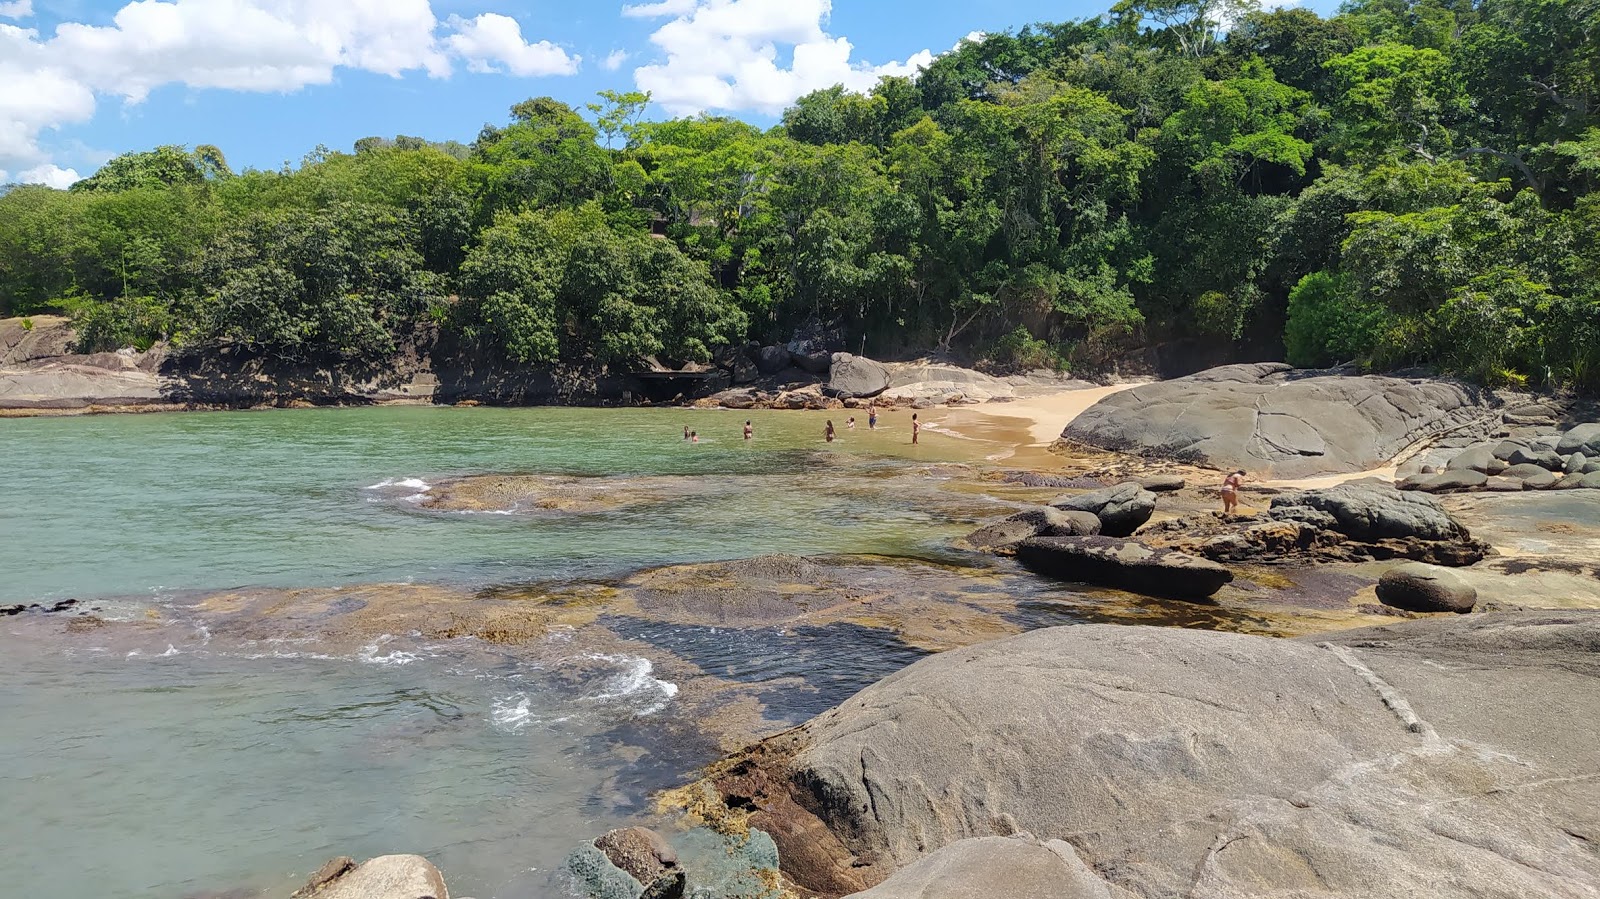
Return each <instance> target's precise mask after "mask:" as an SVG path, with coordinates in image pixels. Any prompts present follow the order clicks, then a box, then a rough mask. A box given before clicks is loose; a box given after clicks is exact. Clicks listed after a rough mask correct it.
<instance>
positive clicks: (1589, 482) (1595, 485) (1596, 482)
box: [1582, 471, 1600, 490]
mask: <svg viewBox="0 0 1600 899" xmlns="http://www.w3.org/2000/svg"><path fill="white" fill-rule="evenodd" d="M1582 486H1583V489H1585V490H1600V471H1592V472H1590V473H1588V474H1586V475H1584V476H1583V481H1582Z"/></svg>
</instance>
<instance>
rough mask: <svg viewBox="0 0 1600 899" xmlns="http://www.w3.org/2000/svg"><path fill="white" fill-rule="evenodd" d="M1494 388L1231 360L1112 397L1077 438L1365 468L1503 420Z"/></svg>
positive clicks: (1257, 465)
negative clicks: (1437, 439) (1429, 441)
mask: <svg viewBox="0 0 1600 899" xmlns="http://www.w3.org/2000/svg"><path fill="white" fill-rule="evenodd" d="M1493 402H1494V401H1493V398H1492V396H1491V395H1490V394H1489V393H1487V392H1486V391H1482V390H1479V389H1477V388H1474V387H1470V386H1467V385H1464V384H1461V383H1458V382H1454V381H1446V380H1419V381H1409V380H1403V379H1400V378H1390V377H1377V376H1352V375H1341V374H1329V373H1317V372H1307V371H1295V370H1293V369H1290V368H1289V367H1288V366H1286V365H1281V364H1277V363H1258V364H1252V365H1228V366H1223V367H1222V368H1214V369H1211V370H1209V371H1204V372H1201V373H1199V374H1196V375H1191V376H1189V377H1187V378H1177V379H1174V380H1171V381H1161V382H1158V383H1154V384H1147V385H1143V386H1140V387H1135V388H1132V389H1130V390H1124V391H1121V392H1118V393H1115V394H1112V395H1111V396H1108V397H1105V398H1104V399H1102V400H1100V401H1099V402H1098V403H1096V404H1095V405H1094V406H1093V407H1091V408H1090V409H1088V410H1087V411H1085V412H1084V413H1083V414H1081V415H1079V416H1078V417H1077V418H1076V419H1074V420H1073V421H1072V422H1071V423H1070V424H1069V425H1068V426H1067V428H1066V430H1065V431H1064V432H1063V433H1062V437H1064V438H1066V439H1067V440H1069V441H1073V442H1076V443H1080V444H1084V445H1087V446H1092V447H1098V448H1100V449H1106V450H1113V451H1119V452H1131V453H1138V454H1144V455H1151V456H1158V457H1162V458H1169V459H1177V460H1179V461H1184V462H1192V463H1196V464H1199V465H1206V466H1209V467H1212V468H1217V469H1223V470H1230V469H1234V468H1243V469H1245V470H1247V471H1250V472H1251V473H1253V474H1260V475H1261V476H1264V477H1274V478H1303V477H1314V476H1317V475H1326V474H1339V473H1344V472H1355V471H1367V470H1370V469H1373V468H1377V467H1379V466H1381V465H1384V464H1387V463H1388V462H1390V461H1391V460H1393V459H1394V458H1395V457H1396V456H1398V455H1399V454H1400V453H1401V452H1402V451H1403V450H1405V449H1406V448H1408V447H1411V446H1415V445H1416V444H1418V443H1422V442H1424V441H1426V440H1427V439H1429V438H1431V437H1435V436H1438V435H1442V434H1444V433H1446V432H1455V433H1466V434H1469V435H1470V434H1476V435H1477V436H1478V437H1479V438H1480V439H1481V438H1482V437H1485V436H1487V435H1488V434H1490V433H1493V429H1497V428H1499V427H1500V413H1499V411H1498V410H1497V409H1495V408H1493Z"/></svg>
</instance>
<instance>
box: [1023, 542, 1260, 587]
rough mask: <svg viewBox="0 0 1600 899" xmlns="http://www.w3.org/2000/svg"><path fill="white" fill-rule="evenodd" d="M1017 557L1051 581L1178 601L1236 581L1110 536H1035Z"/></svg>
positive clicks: (1204, 564) (1222, 571)
mask: <svg viewBox="0 0 1600 899" xmlns="http://www.w3.org/2000/svg"><path fill="white" fill-rule="evenodd" d="M1017 559H1018V560H1019V561H1021V562H1022V564H1024V565H1026V566H1028V567H1029V568H1031V569H1033V570H1034V571H1037V572H1039V573H1041V574H1047V575H1050V576H1051V577H1058V578H1062V579H1064V580H1069V581H1081V582H1083V583H1086V584H1098V585H1100V586H1103V587H1116V588H1117V589H1119V590H1127V591H1129V592H1130V593H1143V594H1145V595H1147V596H1166V597H1171V598H1173V599H1205V598H1206V597H1209V596H1210V595H1211V594H1213V593H1216V592H1217V591H1218V590H1220V589H1222V586H1223V585H1224V584H1227V583H1229V582H1231V581H1232V580H1233V573H1232V572H1230V571H1229V570H1228V569H1226V568H1224V567H1222V566H1221V565H1218V564H1217V563H1215V562H1211V561H1207V560H1205V559H1197V558H1195V557H1194V556H1190V555H1187V554H1184V553H1180V552H1178V551H1176V550H1171V549H1163V548H1155V547H1149V546H1145V545H1144V544H1142V543H1135V542H1134V541H1132V540H1116V539H1113V538H1110V537H1034V538H1031V539H1028V540H1024V541H1022V542H1021V543H1019V544H1017Z"/></svg>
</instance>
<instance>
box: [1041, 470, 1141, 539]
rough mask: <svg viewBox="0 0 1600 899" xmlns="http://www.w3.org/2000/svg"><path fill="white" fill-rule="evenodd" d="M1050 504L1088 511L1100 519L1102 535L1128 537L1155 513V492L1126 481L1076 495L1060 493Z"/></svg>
mask: <svg viewBox="0 0 1600 899" xmlns="http://www.w3.org/2000/svg"><path fill="white" fill-rule="evenodd" d="M1050 505H1052V506H1054V507H1055V508H1057V509H1066V510H1069V511H1074V512H1091V513H1093V514H1094V515H1095V516H1097V517H1098V518H1099V519H1100V533H1101V534H1104V535H1105V536H1107V537H1130V536H1132V535H1133V532H1134V531H1137V530H1138V529H1139V526H1140V525H1142V524H1144V523H1145V522H1147V521H1149V520H1150V516H1151V515H1152V514H1154V513H1155V510H1156V495H1155V494H1154V493H1151V492H1150V491H1148V490H1146V489H1144V488H1143V487H1141V486H1139V485H1138V484H1137V483H1135V482H1133V481H1129V482H1127V483H1125V484H1117V485H1116V486H1114V487H1107V488H1105V489H1104V490H1091V491H1090V492H1088V493H1080V494H1078V495H1077V496H1060V497H1057V498H1055V499H1053V500H1051V501H1050Z"/></svg>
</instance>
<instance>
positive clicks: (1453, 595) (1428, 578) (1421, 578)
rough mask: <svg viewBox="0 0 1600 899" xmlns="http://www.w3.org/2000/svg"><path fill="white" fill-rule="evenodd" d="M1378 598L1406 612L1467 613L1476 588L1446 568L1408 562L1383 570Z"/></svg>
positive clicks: (1475, 597) (1475, 603) (1474, 597)
mask: <svg viewBox="0 0 1600 899" xmlns="http://www.w3.org/2000/svg"><path fill="white" fill-rule="evenodd" d="M1378 601H1379V602H1381V603H1383V604H1384V605H1386V606H1394V607H1395V608H1397V609H1405V610H1406V611H1408V612H1470V611H1472V607H1473V606H1475V605H1477V603H1478V591H1477V590H1476V589H1475V588H1474V587H1473V586H1472V585H1471V584H1468V583H1467V582H1466V581H1463V580H1462V579H1461V578H1460V577H1458V576H1457V575H1455V574H1454V573H1452V572H1451V571H1450V570H1449V569H1446V568H1440V567H1438V566H1437V565H1426V564H1423V563H1421V562H1407V563H1405V564H1403V565H1396V566H1395V567H1393V568H1391V569H1389V570H1388V571H1385V572H1384V573H1383V577H1382V578H1380V579H1379V580H1378Z"/></svg>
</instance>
